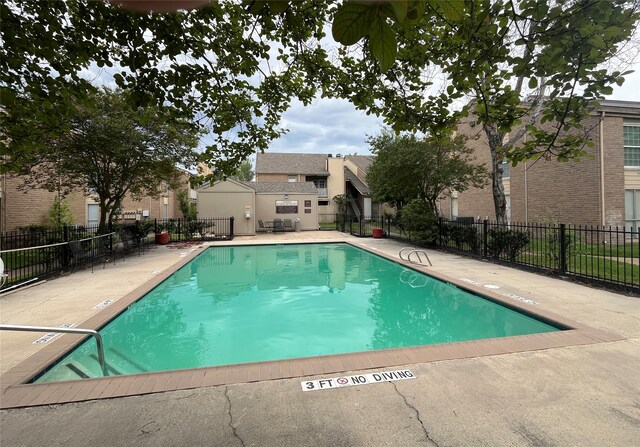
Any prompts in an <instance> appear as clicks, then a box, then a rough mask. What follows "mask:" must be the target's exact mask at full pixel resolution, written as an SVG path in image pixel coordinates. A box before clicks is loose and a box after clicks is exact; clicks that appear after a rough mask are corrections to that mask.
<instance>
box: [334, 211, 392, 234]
mask: <svg viewBox="0 0 640 447" xmlns="http://www.w3.org/2000/svg"><path fill="white" fill-rule="evenodd" d="M390 225H391V221H390V220H389V219H388V218H385V217H384V216H354V215H351V214H346V215H340V214H338V215H336V218H335V227H334V229H336V230H338V231H342V232H344V233H349V234H351V235H352V236H358V237H372V236H374V237H378V235H380V236H382V234H389V229H390ZM385 230H386V231H385Z"/></svg>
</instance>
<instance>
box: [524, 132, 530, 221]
mask: <svg viewBox="0 0 640 447" xmlns="http://www.w3.org/2000/svg"><path fill="white" fill-rule="evenodd" d="M527 135H528V134H526V133H525V134H524V142H525V143H526V142H527ZM524 222H525V223H527V224H528V223H529V183H528V182H527V162H526V161H525V162H524Z"/></svg>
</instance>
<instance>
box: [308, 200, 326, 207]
mask: <svg viewBox="0 0 640 447" xmlns="http://www.w3.org/2000/svg"><path fill="white" fill-rule="evenodd" d="M309 206H311V205H309ZM318 206H329V201H328V200H318Z"/></svg>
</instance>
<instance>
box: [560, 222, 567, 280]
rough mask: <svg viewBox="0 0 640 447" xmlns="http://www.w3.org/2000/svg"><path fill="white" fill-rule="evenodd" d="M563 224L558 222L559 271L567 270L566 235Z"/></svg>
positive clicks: (564, 271)
mask: <svg viewBox="0 0 640 447" xmlns="http://www.w3.org/2000/svg"><path fill="white" fill-rule="evenodd" d="M566 228H567V226H566V225H565V224H563V223H562V224H560V273H566V272H567V245H566V241H567V239H566V238H567V235H566Z"/></svg>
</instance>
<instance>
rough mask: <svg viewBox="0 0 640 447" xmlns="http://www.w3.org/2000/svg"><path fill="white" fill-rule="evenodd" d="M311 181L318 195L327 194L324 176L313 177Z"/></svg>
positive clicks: (324, 195) (325, 195)
mask: <svg viewBox="0 0 640 447" xmlns="http://www.w3.org/2000/svg"><path fill="white" fill-rule="evenodd" d="M312 182H313V185H314V186H315V187H316V189H317V190H318V195H319V196H321V197H327V196H328V195H329V194H328V192H327V179H325V178H320V179H313V180H312Z"/></svg>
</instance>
